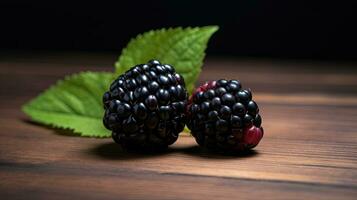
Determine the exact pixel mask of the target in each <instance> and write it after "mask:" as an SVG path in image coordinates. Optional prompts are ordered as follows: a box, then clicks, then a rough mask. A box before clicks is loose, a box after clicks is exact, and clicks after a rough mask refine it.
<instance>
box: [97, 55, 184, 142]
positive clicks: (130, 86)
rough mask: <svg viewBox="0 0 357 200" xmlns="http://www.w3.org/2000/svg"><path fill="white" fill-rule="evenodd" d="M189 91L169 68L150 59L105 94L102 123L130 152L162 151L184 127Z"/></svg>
mask: <svg viewBox="0 0 357 200" xmlns="http://www.w3.org/2000/svg"><path fill="white" fill-rule="evenodd" d="M187 97H188V95H187V91H186V89H185V83H184V79H183V77H182V76H181V75H179V74H178V73H176V72H175V69H174V68H173V67H172V66H170V65H164V64H161V63H160V62H159V61H157V60H151V61H149V62H148V63H147V64H141V65H137V66H134V67H132V68H131V69H130V70H128V71H127V72H125V73H124V74H122V75H120V76H119V77H118V78H117V79H116V80H115V81H114V82H113V83H112V84H111V86H110V90H109V91H107V92H105V93H104V95H103V103H104V108H105V114H104V118H103V123H104V125H105V127H106V128H107V129H109V130H111V131H112V137H113V139H114V140H115V141H116V142H117V143H119V144H121V145H122V146H123V147H126V148H131V149H163V148H166V147H167V146H168V145H170V144H173V143H174V142H175V141H176V140H177V138H178V135H179V133H180V132H182V130H183V129H184V127H185V121H186V120H185V106H186V103H187Z"/></svg>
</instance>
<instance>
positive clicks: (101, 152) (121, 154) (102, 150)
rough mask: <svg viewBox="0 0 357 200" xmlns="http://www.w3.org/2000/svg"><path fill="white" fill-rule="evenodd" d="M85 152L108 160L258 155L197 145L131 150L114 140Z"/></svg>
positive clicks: (228, 157)
mask: <svg viewBox="0 0 357 200" xmlns="http://www.w3.org/2000/svg"><path fill="white" fill-rule="evenodd" d="M86 153H88V154H90V155H95V156H98V157H100V158H104V159H109V160H131V159H142V158H149V157H159V156H165V155H169V154H184V155H188V156H193V157H200V158H207V159H239V158H249V157H254V156H257V155H258V152H257V151H255V150H249V151H245V152H241V153H235V154H227V153H221V152H216V151H209V150H207V149H204V148H201V147H199V146H197V145H192V146H187V147H169V148H168V149H165V150H161V151H132V150H126V149H123V148H122V147H120V145H118V144H116V143H114V142H110V143H104V144H100V145H97V146H94V147H93V148H91V149H89V150H86Z"/></svg>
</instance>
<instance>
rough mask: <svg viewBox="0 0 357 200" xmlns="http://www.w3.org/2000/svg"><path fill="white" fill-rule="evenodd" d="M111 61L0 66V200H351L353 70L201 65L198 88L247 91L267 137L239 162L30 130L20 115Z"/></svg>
mask: <svg viewBox="0 0 357 200" xmlns="http://www.w3.org/2000/svg"><path fill="white" fill-rule="evenodd" d="M116 58H117V56H116V55H113V54H94V53H44V52H37V53H32V54H28V53H20V54H19V53H16V54H15V53H8V54H7V55H2V56H0V91H1V98H0V108H1V114H0V137H1V138H0V199H76V198H80V199H104V198H105V199H357V70H356V67H357V66H356V64H355V63H331V62H330V63H328V62H302V61H301V62H297V61H293V60H291V61H277V60H275V61H274V60H249V59H246V60H234V59H218V58H208V59H207V61H206V63H205V66H204V70H203V73H202V74H201V76H200V81H199V82H203V81H206V80H210V79H216V78H218V77H225V78H237V79H240V80H241V81H242V82H243V86H244V87H250V88H252V90H253V91H254V98H255V99H256V101H257V102H258V103H259V105H260V110H261V114H262V116H263V126H264V128H265V136H264V138H263V140H262V142H261V143H260V144H259V145H258V147H257V148H256V149H255V151H254V152H253V153H251V154H249V155H244V156H224V155H215V154H209V153H207V152H206V151H204V150H202V149H200V148H198V147H197V145H196V143H195V141H194V139H193V138H191V137H188V136H183V137H180V139H179V140H178V142H177V143H175V144H174V145H173V146H171V147H170V149H169V151H168V152H167V153H162V154H154V155H152V154H151V155H143V154H134V153H125V152H123V151H122V150H121V149H120V148H119V147H118V146H117V145H115V144H114V143H113V141H112V140H111V139H109V138H108V139H95V138H81V137H75V136H69V135H65V134H63V132H61V131H56V130H53V129H49V128H45V127H42V126H39V125H36V124H34V123H31V122H30V121H29V120H28V118H27V117H26V116H25V115H24V114H23V113H22V112H21V111H20V106H21V105H22V104H23V103H24V102H25V101H27V100H29V99H30V98H32V97H34V96H35V95H37V94H38V93H39V92H40V91H42V90H43V89H45V88H47V87H48V86H49V85H50V84H52V83H54V82H55V81H56V80H57V79H59V78H61V77H63V76H64V75H65V74H70V73H73V72H78V71H81V70H85V69H86V70H111V67H110V66H112V63H113V62H114V60H115V59H116Z"/></svg>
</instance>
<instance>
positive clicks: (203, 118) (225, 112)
mask: <svg viewBox="0 0 357 200" xmlns="http://www.w3.org/2000/svg"><path fill="white" fill-rule="evenodd" d="M186 117H187V126H188V128H189V129H190V130H191V133H192V135H193V136H194V137H195V139H196V141H197V143H198V144H200V145H201V146H205V147H207V148H209V149H220V150H224V151H229V152H237V151H242V150H247V149H251V148H254V147H255V146H256V145H257V144H258V143H259V141H260V140H261V138H262V137H263V127H261V123H262V118H261V116H260V115H259V108H258V105H257V104H256V103H255V101H254V100H253V99H252V93H251V91H250V90H245V89H242V86H241V83H240V82H239V81H237V80H224V79H221V80H218V81H211V82H208V83H206V84H204V85H202V86H200V87H199V88H197V90H196V91H195V92H194V93H193V94H192V96H191V97H190V99H189V103H188V104H187V107H186Z"/></svg>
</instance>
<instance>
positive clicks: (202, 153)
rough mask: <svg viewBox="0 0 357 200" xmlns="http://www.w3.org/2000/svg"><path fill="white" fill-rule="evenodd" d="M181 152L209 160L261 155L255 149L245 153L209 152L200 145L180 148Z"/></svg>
mask: <svg viewBox="0 0 357 200" xmlns="http://www.w3.org/2000/svg"><path fill="white" fill-rule="evenodd" d="M178 151H179V152H181V153H184V154H186V155H189V156H194V157H200V158H207V159H223V160H224V159H240V158H251V157H255V156H258V155H259V152H258V151H256V150H253V149H250V150H247V151H243V152H238V153H236V152H221V151H217V150H209V149H206V148H203V147H200V146H198V145H195V146H190V147H185V148H180V149H178Z"/></svg>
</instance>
